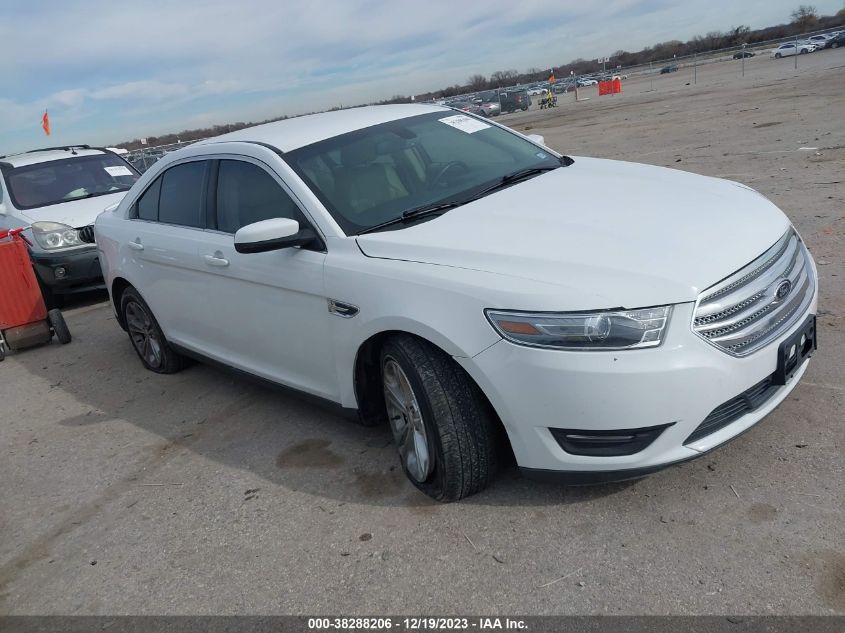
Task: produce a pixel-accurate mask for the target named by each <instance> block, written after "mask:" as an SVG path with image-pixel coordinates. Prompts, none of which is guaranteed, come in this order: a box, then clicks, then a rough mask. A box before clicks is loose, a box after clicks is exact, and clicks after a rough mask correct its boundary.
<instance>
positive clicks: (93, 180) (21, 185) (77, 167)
mask: <svg viewBox="0 0 845 633" xmlns="http://www.w3.org/2000/svg"><path fill="white" fill-rule="evenodd" d="M3 173H4V176H5V178H6V187H7V188H8V190H9V196H10V198H11V199H12V202H13V204H14V205H15V207H17V208H18V209H35V208H37V207H46V206H49V205H52V204H59V203H62V202H70V201H73V200H81V199H83V198H93V197H95V196H105V195H108V194H110V193H117V192H120V191H127V190H128V189H129V188H130V187H131V186H132V184H133V183H134V182H135V181H136V180H138V176H139V174H138V172H137V171H135V169H133V168H132V167H131V166H130V165H129V164H128V163H126V161H124V160H123V159H122V158H119V157H118V156H115V155H114V154H97V155H95V156H73V157H71V158H63V159H61V160H53V161H49V162H46V163H37V164H35V165H26V166H24V167H17V168H13V169H6V170H4V172H3Z"/></svg>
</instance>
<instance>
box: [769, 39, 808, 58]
mask: <svg viewBox="0 0 845 633" xmlns="http://www.w3.org/2000/svg"><path fill="white" fill-rule="evenodd" d="M815 50H816V46H815V45H814V44H810V43H809V42H798V45H797V46H796V44H795V42H786V43H785V44H781V45H780V46H778V47H777V48H775V49H772V52H771V53H770V56H771V57H773V58H776V59H780V58H781V57H789V56H790V55H804V54H805V53H812V52H813V51H815ZM796 51H797V52H796Z"/></svg>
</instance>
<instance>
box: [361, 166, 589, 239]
mask: <svg viewBox="0 0 845 633" xmlns="http://www.w3.org/2000/svg"><path fill="white" fill-rule="evenodd" d="M572 162H573V161H572V159H571V158H569V157H568V156H562V157H561V158H560V163H559V164H557V165H543V166H541V167H529V168H527V169H520V170H519V171H515V172H513V173H510V174H505V175H504V176H502V177H501V178H500V179H499V180H498V181H496V182H495V183H493V184H492V185H490V186H489V187H485V188H484V189H482V190H481V191H478V192H476V193H474V194H472V195H471V196H469V197H466V198H462V199H460V200H450V201H447V202H435V203H432V204H424V205H422V206H419V207H414V208H413V209H408V210H407V211H404V212H403V213H402V215H401V216H399V217H398V218H393V219H392V220H387V221H386V222H381V223H380V224H376V225H375V226H371V227H370V228H367V229H364V230H363V231H360V232H359V233H358V235H364V234H365V233H374V232H375V231H378V230H380V229H383V228H385V227H387V226H392V225H394V224H399V223H403V222H404V223H407V222H411V221H413V220H415V219H417V218H421V217H424V216H427V215H432V214H435V213H437V214H441V213H445V212H446V211H448V210H450V209H454V208H455V207H459V206H461V205H462V204H467V203H468V202H474V201H475V200H478V199H479V198H483V197H484V196H486V195H487V194H489V193H493V192H494V191H497V190H498V189H502V188H504V187H507V186H508V185H512V184H513V183H515V182H518V181H520V180H524V179H526V178H531V177H533V176H537V175H539V174H542V173H544V172H547V171H551V170H552V169H557V168H558V167H568V166H569V165H571V164H572Z"/></svg>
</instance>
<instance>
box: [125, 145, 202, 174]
mask: <svg viewBox="0 0 845 633" xmlns="http://www.w3.org/2000/svg"><path fill="white" fill-rule="evenodd" d="M202 140H205V139H201V138H198V139H194V140H193V141H179V142H178V143H170V144H168V145H151V146H146V145H145V146H143V147H140V148H138V149H134V150H130V151H129V153H128V154H124V155H123V158H125V159H126V160H127V161H129V162H130V163H131V164H132V166H133V167H134V168H135V169H137V170H138V171H139V172H141V173H142V174H143V173H144V172H145V171H147V170H148V169H149V168H150V167H151V166H152V165H153V164H154V163H155V162H156V161H157V160H159V159H160V158H162V157H163V156H164V155H165V154H169V153H170V152H175V151H176V150H177V149H181V148H183V147H187V146H188V145H191V144H192V143H196V142H197V141H202Z"/></svg>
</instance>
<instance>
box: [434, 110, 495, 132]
mask: <svg viewBox="0 0 845 633" xmlns="http://www.w3.org/2000/svg"><path fill="white" fill-rule="evenodd" d="M440 122H441V123H445V124H446V125H451V126H452V127H453V128H456V129H458V130H461V131H462V132H466V133H467V134H472V133H473V132H478V131H479V130H486V129H487V128H488V127H490V126H489V125H488V124H487V123H483V122H482V121H479V120H477V119H473V118H472V117H468V116H466V115H464V114H456V115H454V116H447V117H446V118H445V119H440Z"/></svg>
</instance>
